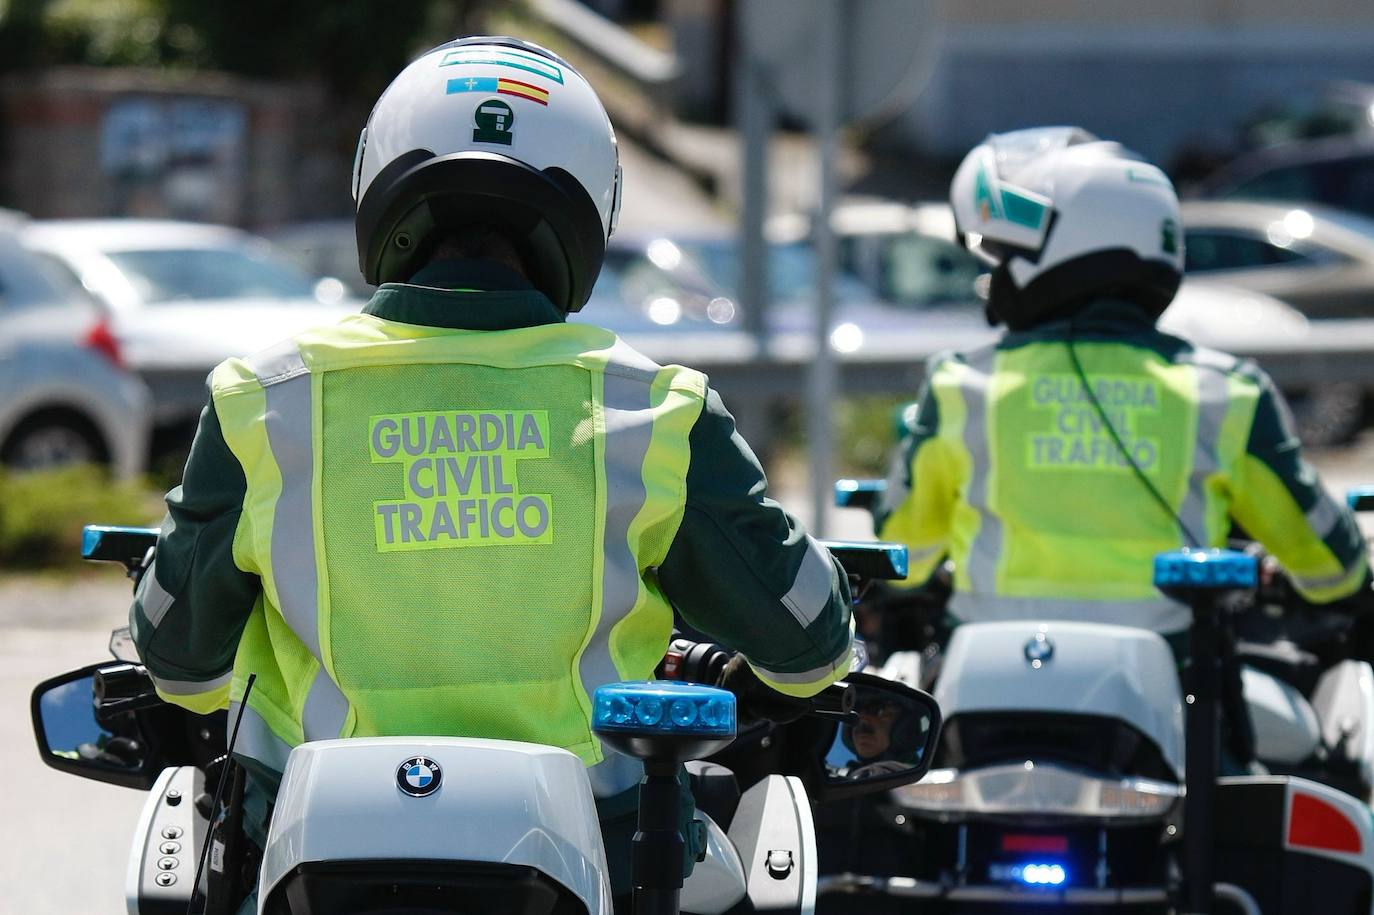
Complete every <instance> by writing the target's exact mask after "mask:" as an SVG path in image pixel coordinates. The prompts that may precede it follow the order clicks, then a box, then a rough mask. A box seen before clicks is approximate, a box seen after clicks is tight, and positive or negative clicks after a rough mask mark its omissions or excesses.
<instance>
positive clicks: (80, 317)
mask: <svg viewBox="0 0 1374 915" xmlns="http://www.w3.org/2000/svg"><path fill="white" fill-rule="evenodd" d="M21 226H22V220H21V219H20V218H19V217H16V216H13V215H4V216H0V464H3V465H5V466H8V467H15V468H22V469H41V468H48V467H56V466H61V465H64V464H104V465H106V466H108V467H109V468H110V469H111V471H112V472H113V473H114V474H115V475H117V476H121V477H128V476H133V475H135V474H138V473H141V472H142V471H143V470H144V469H145V467H146V464H147V460H148V441H149V439H148V436H149V418H150V405H151V398H150V397H149V394H148V389H147V387H146V386H145V385H144V384H143V383H142V382H141V381H140V380H139V379H138V378H137V377H136V376H135V375H134V374H132V373H131V372H129V371H127V370H126V369H125V368H124V367H123V364H122V358H121V353H120V349H119V344H118V342H117V341H116V340H115V339H114V337H113V335H112V334H111V333H110V329H109V323H108V321H107V320H106V319H105V317H104V315H103V314H102V312H101V309H100V308H99V307H97V306H96V304H95V303H94V302H93V301H91V299H90V297H89V296H88V295H86V294H85V293H84V292H83V291H82V290H81V289H80V288H79V287H76V286H74V285H73V284H71V283H70V282H67V281H64V279H63V278H62V276H61V275H60V274H57V273H56V272H54V271H52V270H51V269H50V268H49V267H48V266H46V265H45V264H44V263H43V262H42V261H41V260H39V259H38V258H36V257H34V255H32V254H30V253H29V252H28V251H26V250H25V249H24V247H23V246H22V245H21V244H20V242H19V238H18V236H17V234H16V231H17V230H18V229H19V228H20V227H21Z"/></svg>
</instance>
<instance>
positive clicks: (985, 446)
mask: <svg viewBox="0 0 1374 915" xmlns="http://www.w3.org/2000/svg"><path fill="white" fill-rule="evenodd" d="M996 361H997V350H996V349H993V348H991V347H988V348H986V349H982V350H979V351H977V352H974V353H970V354H969V357H968V363H967V367H966V369H965V370H964V371H963V372H961V373H960V374H959V389H960V391H961V392H962V394H963V398H964V447H965V448H966V449H967V450H968V453H969V462H970V464H971V473H970V478H969V486H968V497H967V501H968V504H969V505H970V506H971V507H972V508H974V509H976V510H977V512H978V519H979V523H978V533H977V534H976V535H975V536H974V538H973V542H972V543H971V544H969V554H968V558H967V560H966V562H965V569H966V570H967V572H968V580H969V588H970V589H971V590H972V592H973V593H974V594H995V593H997V562H998V560H999V559H1000V558H1001V556H1002V544H1003V541H1004V539H1005V536H1006V535H1005V532H1004V531H1003V529H1002V519H1001V518H1000V517H998V516H997V515H996V514H995V513H993V511H992V509H991V508H990V507H989V505H988V500H989V496H988V484H989V481H990V478H991V475H992V458H991V455H990V451H991V447H992V443H991V441H989V439H990V436H991V434H992V433H991V430H990V429H989V427H988V384H989V382H991V381H992V373H993V369H994V367H995V365H996Z"/></svg>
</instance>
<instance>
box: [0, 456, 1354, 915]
mask: <svg viewBox="0 0 1374 915" xmlns="http://www.w3.org/2000/svg"><path fill="white" fill-rule="evenodd" d="M1314 462H1315V463H1316V464H1317V465H1318V466H1319V468H1320V469H1321V472H1322V475H1323V479H1324V480H1325V481H1326V483H1327V486H1328V487H1329V488H1330V489H1331V490H1332V491H1333V492H1334V493H1336V494H1337V495H1339V494H1341V493H1343V492H1344V490H1345V489H1346V488H1347V487H1348V486H1351V485H1354V484H1357V483H1362V482H1365V481H1374V436H1369V437H1367V438H1366V439H1365V441H1364V442H1363V443H1362V444H1361V445H1359V446H1357V447H1355V448H1349V449H1342V450H1339V451H1331V452H1327V453H1325V454H1321V455H1315V456H1314ZM804 493H805V490H804V489H799V490H798V491H796V492H784V493H782V494H781V496H782V500H783V502H784V503H785V504H790V505H793V506H797V507H799V508H800V507H801V506H803V505H804V504H805V498H804V496H803V494H804ZM833 522H834V523H833V524H832V530H831V535H832V536H836V537H853V538H856V539H866V538H868V537H871V533H870V532H869V531H868V530H867V527H866V516H865V515H863V514H862V513H860V512H853V511H837V512H836V513H835V515H834V516H833ZM128 601H129V588H128V582H127V581H126V580H125V579H124V578H123V577H122V575H120V574H119V573H118V572H117V571H115V570H103V571H102V570H99V569H93V570H92V571H91V573H90V574H89V575H86V576H83V577H82V578H80V579H79V580H77V581H76V582H66V583H63V582H57V581H46V580H42V579H32V578H20V579H5V578H3V577H0V774H2V775H3V778H4V784H3V787H0V822H3V823H4V830H3V831H2V832H0V836H3V840H0V841H2V846H0V847H2V848H3V854H0V900H3V902H0V911H4V912H14V913H24V915H47V913H53V915H58V913H62V915H73V913H80V915H107V913H108V915H115V913H122V912H124V911H125V907H124V893H123V884H124V869H125V865H126V863H127V858H128V853H129V844H130V841H131V839H132V833H133V828H134V825H135V821H136V820H137V817H138V812H139V810H140V808H141V806H142V801H143V798H144V795H143V794H142V793H141V792H137V791H132V790H130V789H128V788H118V787H115V786H112V785H105V784H102V783H99V782H92V781H86V780H83V779H79V778H75V777H73V776H69V775H63V774H61V773H58V772H56V771H55V770H52V769H49V768H47V767H45V766H44V765H43V764H42V763H41V761H40V760H39V756H38V754H37V752H36V751H35V748H34V740H33V731H32V729H31V727H30V724H29V712H28V703H29V694H30V692H31V691H32V689H33V687H34V685H35V684H36V683H38V682H39V681H40V680H43V679H45V678H47V677H50V676H53V675H55V674H57V673H60V672H62V671H66V670H71V669H74V668H77V667H80V666H83V665H85V664H90V663H94V662H97V661H102V660H105V659H106V658H107V657H108V655H107V652H106V643H107V641H108V638H109V632H110V630H111V629H112V628H114V627H116V626H120V625H123V621H124V617H125V613H126V611H127V608H128Z"/></svg>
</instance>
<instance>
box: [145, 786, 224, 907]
mask: <svg viewBox="0 0 1374 915" xmlns="http://www.w3.org/2000/svg"><path fill="white" fill-rule="evenodd" d="M203 783H204V775H202V774H201V771H200V770H199V769H196V768H194V767H192V766H177V767H175V768H171V769H164V770H163V771H162V774H161V775H160V776H158V779H157V781H156V782H155V783H154V784H153V787H152V789H151V790H149V792H148V800H147V801H145V802H144V804H143V812H142V813H141V814H140V815H139V818H138V827H137V831H136V832H135V834H134V843H133V848H132V850H131V851H130V852H129V868H128V871H127V872H126V874H125V880H124V895H125V898H126V900H127V906H128V911H129V913H130V915H186V910H187V906H188V905H189V904H190V902H191V896H192V894H193V893H194V886H193V881H194V880H195V874H196V862H197V861H198V860H199V857H200V850H201V847H202V846H203V845H204V844H205V834H206V832H208V830H209V828H210V824H209V821H208V820H206V819H205V818H204V817H202V816H201V815H200V814H199V813H198V812H197V811H196V797H197V796H198V795H199V794H200V793H201V792H202V791H203V790H204V787H203Z"/></svg>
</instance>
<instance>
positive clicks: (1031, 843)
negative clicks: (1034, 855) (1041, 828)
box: [1002, 835, 1069, 855]
mask: <svg viewBox="0 0 1374 915" xmlns="http://www.w3.org/2000/svg"><path fill="white" fill-rule="evenodd" d="M1068 850H1069V837H1068V836H1023V835H1005V836H1002V851H1030V852H1050V853H1053V854H1060V855H1062V854H1064V853H1065V852H1067V851H1068Z"/></svg>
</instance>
